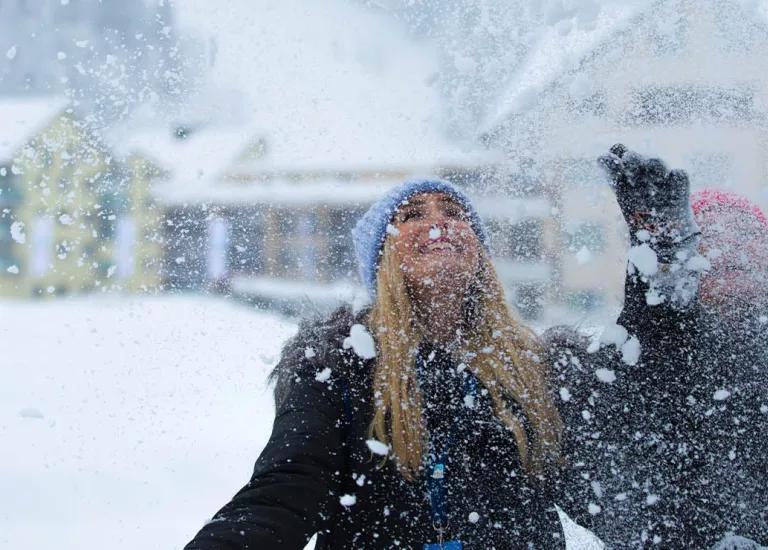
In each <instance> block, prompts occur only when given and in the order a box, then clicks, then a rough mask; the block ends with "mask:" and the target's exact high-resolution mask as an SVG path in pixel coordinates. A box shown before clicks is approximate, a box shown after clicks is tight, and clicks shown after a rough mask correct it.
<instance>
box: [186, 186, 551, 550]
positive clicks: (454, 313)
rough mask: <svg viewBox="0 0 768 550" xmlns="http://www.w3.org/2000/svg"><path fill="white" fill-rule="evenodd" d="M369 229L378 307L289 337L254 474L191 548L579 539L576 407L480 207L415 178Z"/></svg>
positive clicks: (499, 544)
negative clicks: (567, 503) (494, 253)
mask: <svg viewBox="0 0 768 550" xmlns="http://www.w3.org/2000/svg"><path fill="white" fill-rule="evenodd" d="M353 238H354V243H355V251H356V254H357V258H358V261H359V267H360V273H361V276H362V279H363V282H364V283H365V285H366V286H367V288H368V290H369V292H370V295H371V298H372V306H371V307H370V308H368V309H366V310H364V311H361V312H357V313H353V312H351V311H350V310H349V309H348V308H342V309H340V310H338V311H337V312H335V313H334V314H333V315H332V316H331V317H330V318H329V319H328V320H326V321H324V322H321V323H315V324H305V325H303V326H302V327H301V328H300V330H299V333H298V335H297V336H296V337H295V338H294V339H293V340H292V341H291V342H289V343H288V344H287V345H286V347H285V349H284V350H283V355H282V357H281V361H280V364H279V365H278V366H277V368H276V370H275V373H274V376H275V378H276V380H277V384H276V389H275V396H276V406H277V415H276V419H275V424H274V428H273V432H272V436H271V438H270V440H269V443H268V444H267V446H266V447H265V449H264V451H263V452H262V454H261V456H260V457H259V459H258V460H257V462H256V466H255V470H254V473H253V476H252V478H251V481H250V482H249V483H248V484H247V485H246V486H245V487H244V488H243V489H242V490H240V491H239V492H238V493H237V494H236V495H235V496H234V498H233V499H232V501H231V502H229V503H228V504H227V505H226V506H224V507H223V508H222V509H221V510H220V511H219V512H218V513H217V514H216V515H215V516H214V518H213V519H212V520H211V521H210V522H209V523H208V524H207V525H206V526H205V527H203V529H202V530H201V531H200V532H199V533H198V534H197V536H196V537H195V538H194V540H193V541H192V542H190V543H189V545H188V546H187V549H188V550H192V549H214V548H216V549H235V548H252V549H262V548H264V549H266V548H270V549H271V548H290V549H294V548H295V549H301V548H303V547H304V545H305V544H306V542H307V540H308V539H309V538H310V537H311V536H312V535H313V534H315V533H317V534H318V541H317V548H334V549H335V548H338V549H342V548H344V549H351V548H419V549H422V548H425V549H431V548H444V549H458V548H463V549H483V550H484V549H490V548H499V549H501V548H563V547H564V546H565V544H564V540H563V534H562V530H561V527H560V522H559V520H558V518H557V514H556V511H555V510H554V506H553V503H552V501H551V496H550V494H549V490H550V482H549V479H550V475H549V474H550V471H551V469H552V468H553V466H554V464H556V463H557V461H558V451H559V439H560V432H561V424H560V418H559V416H558V412H557V410H556V408H555V407H554V405H553V403H552V402H551V400H550V398H549V393H548V391H547V388H546V379H545V372H544V365H543V363H542V362H541V360H540V350H539V347H538V344H537V342H536V339H535V337H534V336H533V335H532V334H531V332H530V331H529V330H527V329H526V328H525V327H523V326H521V325H520V323H519V322H518V321H516V320H515V319H514V318H513V317H512V315H511V314H510V312H509V311H508V309H507V307H506V305H505V301H504V296H503V292H502V289H501V286H500V284H499V281H498V278H497V276H496V273H495V271H494V268H493V266H492V265H491V263H490V261H489V258H488V250H487V237H486V232H485V230H484V228H483V225H482V222H481V221H480V218H479V217H478V216H477V213H476V212H475V210H474V208H473V206H472V204H471V203H470V201H469V200H468V199H467V197H466V196H465V195H464V194H463V193H461V192H460V191H459V190H458V189H456V188H455V187H453V186H452V185H451V184H449V183H447V182H444V181H441V180H413V181H408V182H406V183H404V184H403V185H402V186H400V187H398V188H396V189H394V190H393V191H391V192H390V193H389V194H388V195H387V196H386V197H384V198H383V199H382V200H381V201H379V202H378V203H376V204H375V205H373V206H372V207H371V209H370V210H369V211H368V212H367V213H366V214H365V215H364V216H363V217H362V218H361V219H360V221H359V222H358V224H357V226H356V227H355V229H354V231H353Z"/></svg>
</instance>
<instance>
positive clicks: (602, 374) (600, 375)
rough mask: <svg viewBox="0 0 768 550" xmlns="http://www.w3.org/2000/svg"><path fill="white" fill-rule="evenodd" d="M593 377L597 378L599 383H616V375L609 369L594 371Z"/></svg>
mask: <svg viewBox="0 0 768 550" xmlns="http://www.w3.org/2000/svg"><path fill="white" fill-rule="evenodd" d="M595 376H597V379H598V380H600V382H605V383H606V384H612V383H613V382H615V381H616V373H615V372H613V371H612V370H611V369H595Z"/></svg>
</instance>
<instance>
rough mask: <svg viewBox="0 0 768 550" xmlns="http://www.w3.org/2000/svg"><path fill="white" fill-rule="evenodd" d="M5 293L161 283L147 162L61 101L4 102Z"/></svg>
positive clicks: (1, 214) (0, 228)
mask: <svg viewBox="0 0 768 550" xmlns="http://www.w3.org/2000/svg"><path fill="white" fill-rule="evenodd" d="M0 128H1V129H2V130H0V295H4V296H14V297H30V296H48V295H64V294H71V293H81V292H89V291H95V290H99V289H104V288H106V287H109V288H113V289H121V290H133V291H139V290H152V289H155V288H156V287H157V283H158V268H159V265H158V263H157V262H156V259H157V258H159V256H160V254H159V251H160V248H159V244H158V237H157V222H158V219H157V216H156V211H155V210H153V208H152V199H151V197H150V194H149V191H150V190H149V187H148V181H149V174H148V173H146V171H145V170H146V169H147V167H145V166H144V165H143V164H141V162H140V160H138V159H126V161H125V162H120V161H118V160H116V159H115V158H114V156H113V154H112V153H111V152H110V151H109V150H108V149H107V148H106V147H105V146H104V144H103V141H102V140H101V139H100V138H99V137H98V136H97V135H96V134H94V133H93V132H91V131H90V130H89V129H88V128H87V127H86V125H84V124H83V123H82V122H81V121H80V120H79V118H78V117H77V115H76V114H75V113H74V111H73V110H72V109H71V108H70V107H69V106H68V103H67V102H66V101H65V100H62V99H61V98H57V97H31V98H23V99H18V98H17V99H10V98H6V99H0Z"/></svg>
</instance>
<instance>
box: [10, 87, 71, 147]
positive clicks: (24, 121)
mask: <svg viewBox="0 0 768 550" xmlns="http://www.w3.org/2000/svg"><path fill="white" fill-rule="evenodd" d="M66 105H67V100H66V99H65V98H63V97H58V96H40V97H2V98H0V162H7V161H10V160H13V158H14V156H15V155H16V154H17V153H18V152H19V150H20V149H21V148H22V147H23V146H24V144H25V143H27V142H28V141H29V140H30V139H31V138H32V137H33V136H34V135H35V134H36V133H37V132H39V131H40V130H42V129H43V128H44V127H45V125H46V124H48V123H50V122H51V121H52V120H53V118H54V117H56V116H57V115H59V114H61V113H62V112H63V110H64V108H65V107H66Z"/></svg>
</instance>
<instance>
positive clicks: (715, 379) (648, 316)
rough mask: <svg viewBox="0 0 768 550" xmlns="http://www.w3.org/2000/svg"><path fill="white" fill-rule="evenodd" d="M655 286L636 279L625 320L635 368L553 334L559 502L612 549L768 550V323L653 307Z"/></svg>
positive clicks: (567, 335) (628, 291) (615, 354)
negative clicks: (636, 345) (725, 541)
mask: <svg viewBox="0 0 768 550" xmlns="http://www.w3.org/2000/svg"><path fill="white" fill-rule="evenodd" d="M647 291H648V286H647V285H646V284H645V282H644V281H643V280H642V279H641V278H640V277H637V276H634V275H630V276H628V278H627V282H626V287H625V306H624V310H623V312H622V315H621V316H620V318H619V321H618V324H620V325H622V326H624V327H625V328H627V329H628V331H629V333H630V334H634V335H635V336H636V337H637V338H638V340H639V342H640V345H641V349H642V353H641V356H640V361H639V362H638V363H637V364H636V365H629V364H627V363H626V362H625V361H623V360H622V357H621V353H620V352H619V351H618V350H617V349H616V348H615V347H613V346H606V347H602V348H601V349H599V350H597V351H595V352H593V353H588V352H587V346H588V343H587V342H585V340H584V338H582V337H580V336H578V335H577V334H576V333H575V332H574V331H573V330H571V329H568V328H563V327H559V328H556V329H550V331H548V332H547V333H546V335H545V340H546V342H547V347H548V350H549V355H550V363H551V364H552V365H553V366H554V369H555V375H556V381H557V383H556V387H555V389H556V390H558V393H559V400H560V410H561V414H562V416H563V421H564V423H565V426H566V432H565V442H566V443H565V448H566V455H567V457H568V462H569V464H570V467H571V468H570V470H568V475H566V476H565V478H564V479H565V483H564V486H562V487H561V489H560V491H561V493H560V494H561V499H560V501H559V504H560V505H561V506H562V508H563V509H564V510H565V511H566V512H567V513H568V514H569V515H570V516H571V517H572V518H573V519H574V520H575V521H577V523H580V524H581V525H583V526H585V527H587V528H589V529H591V530H593V531H594V532H595V534H596V535H598V536H599V537H600V538H601V539H602V540H603V541H604V542H605V543H606V544H607V545H608V547H609V548H639V547H645V546H652V545H653V546H656V547H661V548H697V549H699V548H700V549H705V548H709V547H711V546H712V545H713V544H714V543H716V542H717V541H718V540H720V539H721V538H722V537H723V536H724V535H726V534H728V533H736V534H738V535H741V536H745V537H749V538H751V539H754V540H756V541H758V542H760V543H761V544H768V482H766V479H768V478H766V472H768V441H766V421H767V420H768V414H766V413H768V390H767V389H766V388H767V387H768V386H767V385H766V380H767V379H768V377H767V376H766V372H767V369H768V363H766V357H768V347H767V344H766V342H768V340H766V330H765V325H762V327H761V326H760V324H759V323H747V324H739V325H738V326H730V327H728V325H727V324H726V323H723V322H722V319H718V318H717V317H716V316H713V315H708V314H706V313H704V312H703V311H702V310H701V308H700V306H699V305H698V304H697V302H696V301H695V300H694V301H692V302H691V303H690V304H688V305H687V306H686V307H683V308H676V307H672V306H671V305H670V304H669V303H665V304H660V305H656V306H649V305H648V303H647V300H646V292H647ZM752 309H753V311H751V312H747V317H749V316H750V315H751V316H752V317H755V318H756V317H757V314H756V312H755V311H754V308H752Z"/></svg>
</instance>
